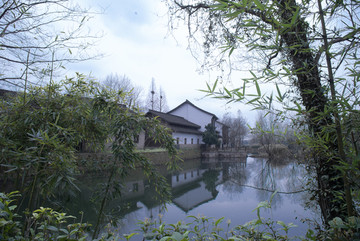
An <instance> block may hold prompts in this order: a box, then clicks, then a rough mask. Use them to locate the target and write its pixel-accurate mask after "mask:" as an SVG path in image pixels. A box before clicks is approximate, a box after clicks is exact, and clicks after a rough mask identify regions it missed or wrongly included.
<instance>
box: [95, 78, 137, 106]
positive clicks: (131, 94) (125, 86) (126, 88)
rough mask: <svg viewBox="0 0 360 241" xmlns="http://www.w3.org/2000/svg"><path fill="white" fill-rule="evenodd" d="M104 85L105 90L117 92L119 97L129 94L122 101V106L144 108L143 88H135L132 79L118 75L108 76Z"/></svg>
mask: <svg viewBox="0 0 360 241" xmlns="http://www.w3.org/2000/svg"><path fill="white" fill-rule="evenodd" d="M102 84H103V88H105V89H107V90H108V91H116V92H118V94H119V96H121V95H122V94H123V93H127V96H126V98H124V99H123V100H122V104H125V105H126V106H135V107H142V105H143V101H142V99H141V94H142V88H141V87H138V86H134V85H133V83H132V82H131V80H130V78H129V77H127V76H126V75H121V76H120V75H118V74H110V75H108V76H106V78H105V80H104V81H103V82H102Z"/></svg>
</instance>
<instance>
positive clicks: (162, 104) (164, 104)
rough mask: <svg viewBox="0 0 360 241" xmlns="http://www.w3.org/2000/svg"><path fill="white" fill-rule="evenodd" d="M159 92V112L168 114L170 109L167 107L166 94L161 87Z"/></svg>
mask: <svg viewBox="0 0 360 241" xmlns="http://www.w3.org/2000/svg"><path fill="white" fill-rule="evenodd" d="M159 92H160V97H159V98H160V100H159V111H160V112H168V111H169V107H168V105H167V100H166V94H165V92H164V91H163V89H162V88H161V87H160V89H159Z"/></svg>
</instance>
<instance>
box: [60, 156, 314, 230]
mask: <svg viewBox="0 0 360 241" xmlns="http://www.w3.org/2000/svg"><path fill="white" fill-rule="evenodd" d="M184 164H185V165H184V167H183V170H182V171H179V172H177V173H172V174H168V175H167V180H168V182H169V185H170V186H171V188H172V203H171V204H169V205H168V206H167V209H166V210H165V209H164V208H163V206H162V205H161V201H160V200H159V199H158V198H157V195H156V192H155V191H154V189H153V188H152V185H151V183H149V182H148V181H147V179H146V178H145V177H144V176H142V174H141V172H136V173H135V174H133V175H130V177H129V178H128V179H127V180H125V182H124V183H123V186H122V195H121V199H113V200H110V201H109V203H108V205H107V211H106V212H107V213H108V214H109V215H110V217H111V219H112V220H117V223H118V225H119V227H118V229H119V232H120V233H129V232H130V231H132V230H134V229H136V228H137V226H136V223H137V222H138V220H144V219H145V218H157V217H158V214H162V215H164V217H163V220H165V221H166V222H169V223H175V222H177V221H179V220H181V219H182V220H184V219H186V216H188V215H194V216H197V215H198V214H200V215H205V216H208V217H216V218H220V217H223V216H225V217H226V219H231V220H232V223H234V224H244V223H246V222H247V221H250V220H252V219H255V218H256V213H255V212H253V211H252V210H254V209H255V208H256V206H257V204H258V203H259V202H261V201H265V200H269V198H270V196H271V194H272V193H273V191H274V190H278V191H279V194H277V195H275V197H274V199H273V203H272V209H271V212H267V211H264V212H263V215H264V216H265V217H271V218H273V219H275V220H282V221H284V222H286V223H288V222H293V223H296V224H297V225H299V226H300V228H298V229H296V230H295V231H294V232H293V234H298V233H301V232H302V231H303V230H305V229H306V228H307V225H306V224H303V223H302V222H301V221H300V220H301V219H302V218H313V217H316V213H314V211H313V210H306V209H305V208H304V207H305V205H304V203H303V201H302V200H305V199H307V198H308V197H307V194H306V192H297V191H299V190H301V189H302V187H303V181H304V180H303V177H305V176H306V171H305V168H303V167H302V166H298V165H297V164H295V163H292V162H287V163H284V162H269V161H268V160H266V159H262V158H250V157H249V158H247V159H233V160H232V159H228V160H203V161H201V160H191V161H186V162H185V163H184ZM160 171H161V172H163V174H165V169H162V170H160ZM100 182H102V181H101V178H94V177H92V178H85V179H83V180H82V184H81V189H82V192H81V194H80V195H79V197H77V198H76V199H73V200H70V201H69V202H68V203H67V205H65V206H66V207H67V209H68V210H67V211H68V212H69V213H71V214H76V213H77V212H78V211H79V210H82V211H84V213H85V217H84V219H85V221H88V222H90V223H94V222H95V220H96V209H97V204H96V202H91V201H89V200H93V199H94V193H96V188H95V186H96V185H95V184H96V183H100Z"/></svg>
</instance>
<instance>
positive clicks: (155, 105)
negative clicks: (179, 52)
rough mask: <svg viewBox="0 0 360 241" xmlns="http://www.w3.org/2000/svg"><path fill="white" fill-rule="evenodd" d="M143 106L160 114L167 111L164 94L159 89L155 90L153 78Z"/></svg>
mask: <svg viewBox="0 0 360 241" xmlns="http://www.w3.org/2000/svg"><path fill="white" fill-rule="evenodd" d="M145 106H146V108H147V109H149V110H156V111H160V112H166V111H168V110H169V107H168V105H167V100H166V95H165V92H164V91H163V89H162V88H161V87H160V88H159V89H157V88H156V83H155V79H154V78H152V80H151V85H150V88H149V92H148V95H147V98H146V103H145Z"/></svg>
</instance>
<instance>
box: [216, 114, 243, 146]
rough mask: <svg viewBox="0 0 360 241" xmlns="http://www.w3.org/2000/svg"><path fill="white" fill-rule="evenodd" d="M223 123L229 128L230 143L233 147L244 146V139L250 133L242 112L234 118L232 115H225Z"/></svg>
mask: <svg viewBox="0 0 360 241" xmlns="http://www.w3.org/2000/svg"><path fill="white" fill-rule="evenodd" d="M222 122H223V123H224V124H225V125H227V126H228V127H229V133H228V135H229V142H230V145H231V147H234V148H239V147H241V146H242V145H243V144H244V138H245V137H246V135H247V134H248V132H249V128H248V126H247V121H246V119H245V118H244V117H243V116H242V115H241V111H240V110H239V111H238V112H237V115H236V116H235V117H233V116H232V115H231V114H230V113H227V114H226V115H224V117H223V119H222Z"/></svg>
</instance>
